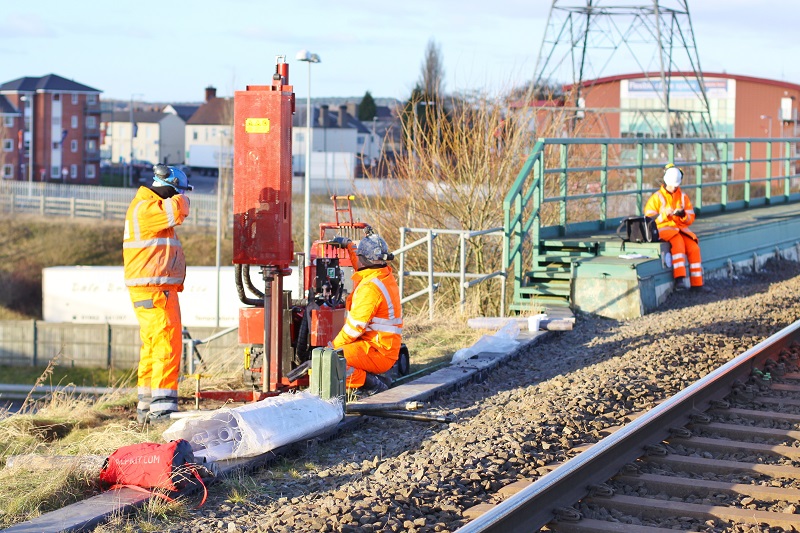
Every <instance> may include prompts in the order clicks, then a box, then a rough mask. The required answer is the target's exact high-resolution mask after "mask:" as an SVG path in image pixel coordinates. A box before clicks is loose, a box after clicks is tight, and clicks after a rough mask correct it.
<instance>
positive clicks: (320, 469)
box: [105, 261, 800, 533]
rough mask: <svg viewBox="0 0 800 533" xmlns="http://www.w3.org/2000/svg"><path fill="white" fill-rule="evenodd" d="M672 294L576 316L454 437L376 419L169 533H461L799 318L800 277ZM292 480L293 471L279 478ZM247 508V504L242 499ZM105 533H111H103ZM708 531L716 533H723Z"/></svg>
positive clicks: (495, 389)
mask: <svg viewBox="0 0 800 533" xmlns="http://www.w3.org/2000/svg"><path fill="white" fill-rule="evenodd" d="M709 287H711V289H713V292H712V293H693V292H681V293H676V294H673V295H672V296H671V297H670V300H669V301H668V302H667V304H666V305H665V306H663V308H662V309H660V310H659V311H658V312H656V313H652V314H650V315H648V316H645V317H642V318H640V319H636V320H630V321H626V322H620V321H615V320H609V319H603V318H597V317H593V316H586V315H580V316H578V317H577V323H576V326H575V329H574V330H573V331H569V332H550V333H549V334H548V335H547V336H546V337H545V338H543V339H540V340H539V342H537V343H532V344H529V345H527V346H525V347H523V348H521V349H520V350H519V357H517V358H515V359H513V360H511V361H510V362H508V363H507V364H506V365H505V366H504V367H502V368H500V369H498V370H497V371H495V372H493V373H492V375H491V376H489V378H488V379H486V381H484V382H482V383H477V384H471V385H468V386H466V387H464V388H462V389H461V390H459V391H457V392H454V393H452V394H449V395H447V396H445V397H443V398H440V399H438V400H437V401H436V402H435V403H434V406H433V407H434V408H435V409H433V410H432V411H433V412H435V413H437V414H447V415H450V416H452V417H453V418H454V419H455V422H454V423H452V424H449V425H444V424H429V423H419V422H407V421H401V420H391V419H372V420H370V421H368V422H367V423H366V424H364V425H363V426H361V428H359V429H357V430H356V432H354V433H352V434H348V435H344V436H342V437H340V438H338V439H335V440H333V441H330V442H328V443H324V444H321V445H318V446H315V447H314V448H312V449H310V450H308V451H307V452H306V453H305V454H304V455H303V456H301V457H297V458H293V459H292V460H293V461H295V468H296V472H294V473H295V474H296V475H295V477H293V476H290V475H288V474H283V473H281V474H279V473H277V472H278V470H279V469H277V468H276V469H274V471H273V470H265V471H262V472H259V473H256V474H254V475H253V479H254V480H255V484H254V485H255V486H254V485H253V484H251V483H249V480H243V483H242V486H241V487H240V488H239V493H240V494H241V493H245V492H246V491H248V490H249V492H247V495H246V497H245V498H244V501H239V502H238V503H231V501H229V500H226V498H228V497H229V494H230V487H229V486H228V487H226V486H224V485H221V484H218V485H215V486H214V487H213V488H212V493H213V494H212V495H211V496H210V498H209V501H208V502H207V503H206V505H205V506H204V507H202V508H201V509H198V510H190V511H188V512H187V513H186V514H185V515H184V516H183V517H182V518H180V519H179V521H175V522H173V523H171V524H169V525H166V524H164V525H163V527H164V530H165V531H170V532H174V533H178V532H181V533H182V532H187V533H188V532H192V533H195V532H203V531H228V532H234V531H238V532H243V531H276V532H284V531H285V532H290V531H294V532H298V531H314V532H317V531H409V532H415V531H418V532H422V531H453V530H455V529H458V528H459V527H460V526H462V525H463V524H464V523H466V522H465V519H464V518H463V516H462V511H463V510H465V509H468V508H469V507H471V506H473V505H476V504H478V503H481V502H490V501H493V500H492V495H493V494H494V493H495V492H496V491H497V490H498V489H499V488H501V487H503V486H504V485H507V484H509V483H511V482H513V481H515V480H517V479H519V478H530V479H535V478H537V477H539V476H540V475H541V474H540V473H541V472H544V470H543V469H541V467H543V466H544V465H547V464H549V463H552V462H555V461H562V460H564V459H565V454H564V451H565V450H567V449H569V448H571V447H574V446H577V445H579V444H581V443H591V442H596V441H597V440H599V438H600V437H599V430H601V429H603V428H605V427H609V426H614V425H618V424H620V423H622V422H623V421H624V418H625V416H626V415H628V414H630V413H632V412H636V411H642V410H647V409H649V408H651V407H652V406H653V405H654V402H656V401H658V400H661V399H663V398H665V397H669V396H671V395H673V394H675V393H676V392H678V391H679V390H681V389H683V388H685V387H686V386H688V385H689V384H691V383H693V382H694V381H696V380H697V379H699V378H700V377H702V376H704V375H706V374H707V373H708V372H709V371H711V370H713V369H715V368H717V367H718V366H720V364H721V363H723V362H725V361H728V360H729V359H731V358H732V357H734V356H735V355H738V354H740V353H742V352H743V351H745V350H746V349H748V348H750V347H752V346H754V345H755V344H757V343H758V342H760V341H762V340H764V339H765V338H767V337H768V336H770V335H772V334H773V333H775V332H777V331H778V330H780V329H781V328H783V327H785V326H787V325H789V324H791V323H792V322H794V321H795V320H797V318H798V313H800V303H799V302H800V299H799V298H800V265H798V264H797V263H794V262H788V261H781V262H777V263H772V264H769V265H767V267H766V269H765V271H764V272H761V273H759V274H756V275H741V276H740V277H739V278H738V279H736V280H719V281H711V282H709ZM282 470H283V471H285V470H286V469H285V468H283V469H282ZM237 501H238V500H237ZM105 527H108V526H105ZM722 530H723V529H721V528H719V527H718V528H713V527H710V528H709V531H722Z"/></svg>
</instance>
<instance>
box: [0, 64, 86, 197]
mask: <svg viewBox="0 0 800 533" xmlns="http://www.w3.org/2000/svg"><path fill="white" fill-rule="evenodd" d="M100 93H101V91H99V90H97V89H94V88H92V87H88V86H86V85H82V84H80V83H77V82H75V81H72V80H68V79H66V78H62V77H61V76H57V75H55V74H49V75H47V76H42V77H40V78H33V77H24V78H18V79H16V80H12V81H8V82H5V83H3V84H0V117H1V118H2V121H1V122H0V138H1V139H2V147H0V176H1V177H2V178H3V179H7V180H19V181H28V180H30V181H36V182H63V183H75V184H99V182H100ZM31 156H33V157H31ZM31 160H32V161H33V164H32V165H31Z"/></svg>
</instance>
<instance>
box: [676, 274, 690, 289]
mask: <svg viewBox="0 0 800 533" xmlns="http://www.w3.org/2000/svg"><path fill="white" fill-rule="evenodd" d="M687 288H688V287H687V286H686V278H685V277H683V276H681V277H679V278H675V291H676V292H678V291H685V290H686V289H687Z"/></svg>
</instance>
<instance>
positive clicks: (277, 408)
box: [163, 392, 344, 461]
mask: <svg viewBox="0 0 800 533" xmlns="http://www.w3.org/2000/svg"><path fill="white" fill-rule="evenodd" d="M343 416H344V414H343V409H342V405H341V403H340V402H328V401H325V400H323V399H321V398H320V397H318V396H314V395H313V394H310V393H308V392H297V393H294V394H289V393H287V394H281V395H279V396H273V397H270V398H266V399H264V400H261V401H260V402H255V403H250V404H247V405H243V406H241V407H234V408H222V409H218V410H216V411H212V412H209V413H206V414H202V415H198V416H193V417H187V418H181V419H179V420H178V421H177V422H175V423H174V424H172V425H171V426H170V427H169V429H167V430H166V431H165V432H164V433H163V437H164V439H165V440H167V441H171V440H176V439H185V440H187V441H189V442H190V443H191V444H192V449H193V450H194V455H195V457H205V458H206V460H208V461H219V460H222V459H234V458H237V457H253V456H255V455H260V454H262V453H266V452H268V451H270V450H274V449H275V448H278V447H280V446H283V445H285V444H289V443H292V442H296V441H298V440H301V439H304V438H309V437H312V436H314V435H316V434H318V433H322V432H324V431H326V430H328V429H332V428H333V427H335V426H336V424H338V423H339V421H341V419H342V417H343Z"/></svg>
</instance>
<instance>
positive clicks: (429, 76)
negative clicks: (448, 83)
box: [418, 39, 444, 100]
mask: <svg viewBox="0 0 800 533" xmlns="http://www.w3.org/2000/svg"><path fill="white" fill-rule="evenodd" d="M418 86H419V88H420V90H421V91H422V96H423V98H424V99H426V100H430V99H433V98H435V97H436V98H438V97H440V96H442V95H443V94H444V92H443V91H444V65H443V61H442V50H441V48H440V46H439V44H438V43H437V42H436V41H434V40H433V39H431V40H429V41H428V46H427V47H426V48H425V59H424V60H423V62H422V72H421V74H420V80H419V82H418Z"/></svg>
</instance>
